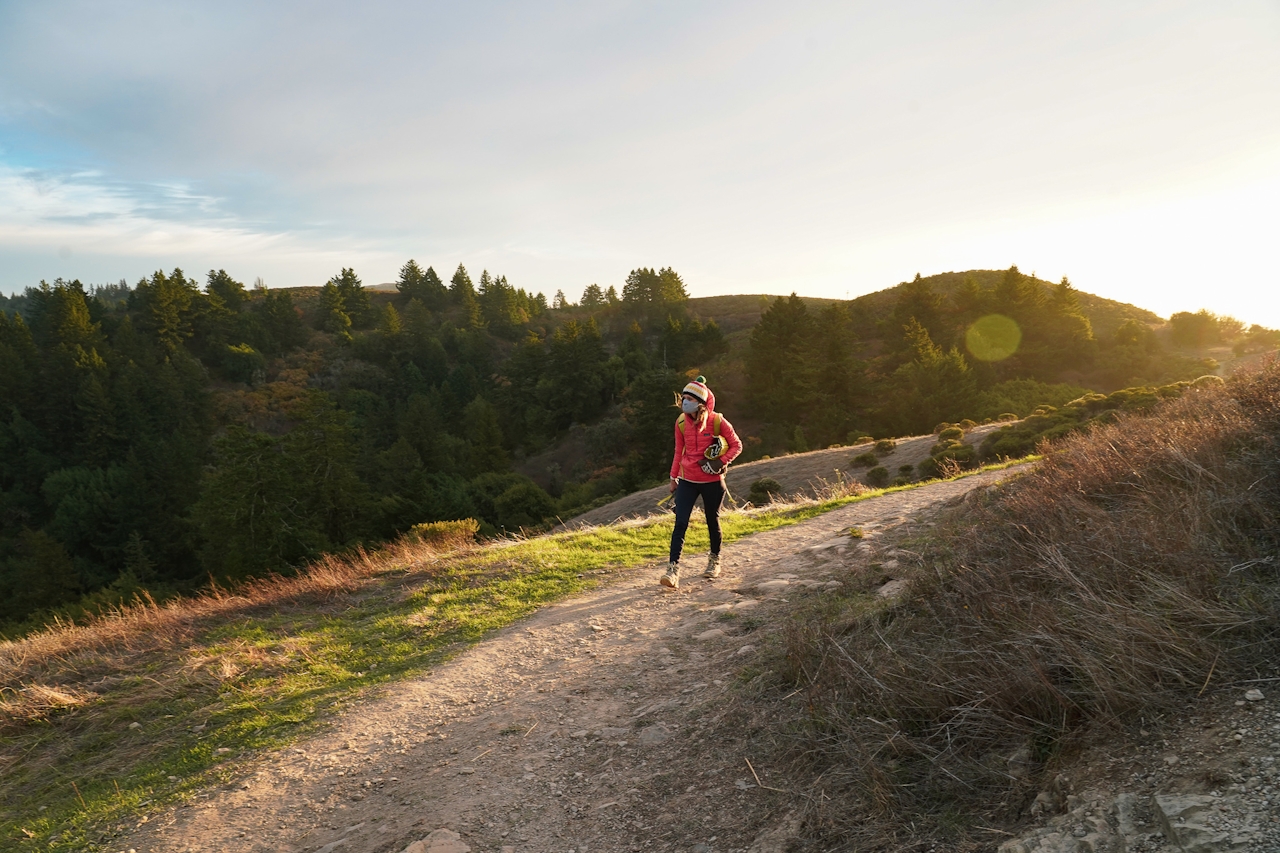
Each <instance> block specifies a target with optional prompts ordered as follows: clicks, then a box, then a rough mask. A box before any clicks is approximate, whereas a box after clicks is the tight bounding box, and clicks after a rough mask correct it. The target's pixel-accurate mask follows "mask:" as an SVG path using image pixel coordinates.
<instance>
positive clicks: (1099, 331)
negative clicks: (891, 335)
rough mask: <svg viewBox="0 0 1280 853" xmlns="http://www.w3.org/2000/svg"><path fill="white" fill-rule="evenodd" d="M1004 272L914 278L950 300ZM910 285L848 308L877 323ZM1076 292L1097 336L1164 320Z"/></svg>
mask: <svg viewBox="0 0 1280 853" xmlns="http://www.w3.org/2000/svg"><path fill="white" fill-rule="evenodd" d="M1005 274H1006V271H1005V270H968V271H966V272H944V273H936V274H934V275H930V276H924V277H922V278H918V279H916V281H917V282H920V283H921V284H924V285H925V286H927V287H929V288H930V289H932V290H933V291H934V292H935V293H938V294H939V295H941V296H944V297H945V298H947V299H953V298H954V297H955V295H956V292H957V291H958V290H959V289H960V288H961V287H962V286H963V285H964V283H965V282H966V280H971V281H973V282H974V283H975V284H976V285H977V286H978V287H979V288H980V289H982V290H994V289H995V288H996V286H997V285H998V284H1000V282H1001V281H1002V280H1003V278H1004V276H1005ZM1026 278H1027V280H1028V282H1029V283H1031V284H1032V285H1034V286H1036V287H1038V288H1040V290H1041V291H1042V292H1044V293H1045V295H1046V296H1048V295H1051V294H1052V293H1053V289H1054V287H1055V283H1054V282H1049V281H1045V280H1043V279H1039V278H1036V277H1035V273H1032V274H1031V275H1029V276H1027V277H1026ZM912 284H913V283H912V282H906V281H904V282H901V283H899V284H896V285H894V286H893V287H888V288H885V289H884V290H877V291H876V292H874V293H868V294H866V295H864V296H858V297H856V298H854V299H853V300H852V301H851V302H850V303H849V310H850V311H851V312H852V313H854V314H856V315H859V316H862V317H866V318H867V321H868V324H869V325H870V324H875V323H879V322H881V321H883V320H886V319H888V318H889V317H890V316H891V315H892V314H893V308H894V305H895V304H896V303H897V301H898V299H899V298H901V297H902V296H903V295H904V293H905V292H906V291H908V290H909V289H910V288H911V286H912ZM1075 294H1076V298H1077V299H1078V300H1079V302H1080V309H1081V313H1083V314H1084V316H1085V317H1086V318H1087V319H1088V320H1089V324H1090V325H1091V326H1092V328H1093V332H1094V335H1095V336H1096V337H1099V338H1109V337H1111V336H1113V335H1114V334H1115V333H1116V330H1117V329H1119V328H1120V327H1121V326H1122V325H1123V324H1124V323H1125V321H1126V320H1136V321H1137V322H1139V323H1142V324H1144V325H1148V326H1153V327H1154V326H1161V325H1163V324H1164V323H1165V322H1166V321H1165V320H1164V319H1163V318H1162V317H1160V316H1159V315H1158V314H1156V313H1154V312H1152V311H1148V310H1146V309H1145V308H1139V307H1138V306H1136V305H1130V304H1129V303H1127V302H1117V301H1116V300H1114V299H1107V298H1106V297H1103V296H1097V295H1095V294H1092V293H1089V292H1087V291H1083V290H1076V291H1075Z"/></svg>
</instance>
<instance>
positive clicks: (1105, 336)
mask: <svg viewBox="0 0 1280 853" xmlns="http://www.w3.org/2000/svg"><path fill="white" fill-rule="evenodd" d="M1165 326H1166V324H1164V323H1163V322H1162V321H1161V320H1160V318H1159V317H1157V316H1156V315H1154V314H1151V313H1150V312H1148V311H1144V310H1142V309H1139V308H1135V307H1134V306H1131V305H1124V304H1122V303H1117V302H1113V301H1111V300H1106V299H1101V298H1099V297H1096V296H1092V295H1089V294H1083V293H1080V292H1078V291H1076V290H1075V289H1074V288H1073V287H1072V286H1071V284H1070V282H1068V281H1067V280H1066V279H1063V280H1062V281H1061V282H1059V283H1058V284H1056V285H1051V284H1049V283H1047V282H1043V281H1040V280H1038V279H1036V278H1033V277H1031V276H1027V275H1024V274H1022V273H1021V272H1020V271H1019V270H1018V268H1017V267H1012V268H1010V269H1008V270H1006V271H1004V272H991V271H975V272H971V273H946V274H944V275H940V276H934V277H932V278H928V279H923V278H921V277H920V276H917V277H916V279H915V280H914V281H911V282H904V283H903V284H900V285H898V286H897V287H895V288H892V289H889V290H884V291H880V292H878V293H874V294H869V295H867V296H863V297H859V298H858V299H854V300H852V301H851V302H848V303H840V304H831V305H828V306H826V307H824V308H822V309H821V310H818V311H813V310H810V309H809V308H807V307H806V305H805V303H804V301H803V300H801V299H798V298H797V297H795V296H794V295H793V296H792V297H790V298H789V299H783V298H779V299H777V300H775V301H774V302H773V303H772V304H771V305H770V307H769V308H768V310H767V311H765V313H764V314H763V316H762V317H761V319H760V322H759V324H758V325H757V326H756V327H755V328H754V329H753V330H752V332H751V335H750V341H749V344H748V349H747V352H746V353H745V370H746V374H747V390H748V392H749V398H750V401H751V404H752V406H753V409H754V413H755V414H756V415H757V416H759V417H761V418H762V419H764V420H765V421H767V424H766V425H765V426H764V427H763V428H762V429H761V436H762V439H763V446H764V447H766V448H769V449H771V450H770V452H776V449H778V448H782V447H785V448H787V449H790V450H803V449H809V448H810V447H825V446H827V445H829V444H831V443H837V442H840V443H842V442H846V441H851V440H852V438H853V437H856V436H858V435H863V434H866V435H874V436H877V437H879V436H893V435H912V434H921V433H925V432H929V431H931V430H932V429H933V428H934V427H935V426H936V425H937V424H938V423H940V422H957V421H960V420H962V419H966V418H968V419H972V420H975V421H982V420H987V419H993V418H996V417H998V416H1000V415H1001V414H1006V413H1012V414H1016V415H1018V416H1023V415H1027V414H1029V413H1030V412H1031V411H1033V410H1034V409H1036V408H1037V407H1038V406H1041V405H1045V404H1048V405H1053V406H1058V405H1062V404H1063V403H1065V402H1067V401H1070V400H1073V399H1075V398H1077V397H1079V396H1081V395H1082V394H1084V393H1086V391H1111V390H1115V389H1117V388H1122V387H1127V386H1144V385H1162V384H1167V383H1170V382H1175V381H1178V380H1185V379H1194V378H1196V377H1198V376H1201V375H1203V374H1206V373H1212V372H1213V371H1214V370H1216V369H1217V367H1218V362H1217V361H1215V360H1214V359H1213V358H1208V357H1206V356H1205V353H1204V352H1202V349H1203V347H1204V346H1207V345H1209V344H1212V343H1222V342H1224V341H1231V340H1234V341H1235V342H1236V344H1237V346H1236V353H1237V354H1240V353H1242V352H1247V351H1251V350H1254V349H1259V348H1266V347H1268V346H1269V347H1271V348H1275V346H1276V345H1277V344H1280V336H1277V335H1276V334H1275V333H1274V332H1270V331H1268V330H1265V329H1261V328H1259V327H1256V326H1255V327H1253V328H1252V329H1250V331H1249V332H1248V333H1246V332H1245V331H1244V328H1243V324H1241V323H1239V322H1238V321H1235V320H1233V319H1231V318H1220V317H1215V316H1214V315H1212V314H1209V313H1208V312H1203V311H1202V312H1200V313H1198V314H1180V315H1174V318H1173V322H1172V323H1171V324H1168V328H1165ZM1202 326H1203V327H1204V328H1203V331H1201V332H1200V333H1199V338H1198V339H1197V340H1195V341H1190V342H1189V341H1188V340H1187V338H1188V337H1189V335H1188V334H1187V333H1184V334H1183V335H1182V337H1181V338H1180V337H1179V336H1178V332H1179V329H1181V328H1183V327H1194V328H1195V329H1197V330H1200V328H1201V327H1202Z"/></svg>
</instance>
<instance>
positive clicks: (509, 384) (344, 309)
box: [0, 261, 724, 623]
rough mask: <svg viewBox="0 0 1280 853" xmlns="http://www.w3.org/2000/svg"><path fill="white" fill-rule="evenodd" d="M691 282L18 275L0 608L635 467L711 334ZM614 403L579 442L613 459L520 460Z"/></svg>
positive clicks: (526, 522)
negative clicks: (559, 286)
mask: <svg viewBox="0 0 1280 853" xmlns="http://www.w3.org/2000/svg"><path fill="white" fill-rule="evenodd" d="M687 300H688V295H687V293H686V291H685V288H684V284H683V282H682V281H681V280H680V277H679V276H678V275H677V274H676V273H675V272H674V271H672V270H670V269H666V270H660V271H654V270H648V269H641V270H636V271H635V272H633V273H632V274H631V275H630V276H629V277H628V279H627V281H626V282H625V284H624V285H623V288H622V293H621V294H618V292H617V290H616V288H614V287H610V288H608V289H607V290H603V289H601V288H599V287H592V288H588V291H587V293H586V294H585V296H584V297H583V299H582V306H581V307H579V308H573V309H571V308H569V307H568V306H567V304H566V303H565V300H564V297H563V296H562V295H558V296H557V297H556V299H555V300H554V301H553V304H552V306H548V305H547V301H546V299H545V298H544V297H542V296H541V295H536V296H535V295H531V294H529V293H526V292H524V291H523V290H520V289H516V288H514V287H512V286H511V285H509V284H508V283H507V281H506V280H505V278H503V277H495V276H491V275H490V274H489V273H487V272H485V273H483V274H482V275H481V276H480V278H479V282H478V285H476V284H474V283H473V281H472V279H471V277H470V276H469V274H468V273H467V271H466V270H465V269H464V268H462V267H461V266H460V267H459V268H458V269H457V271H456V272H455V273H454V274H453V276H452V278H451V280H450V281H449V282H448V284H446V283H444V282H443V281H442V280H441V279H440V277H439V276H438V275H437V274H436V273H435V271H434V270H432V269H430V268H428V269H426V270H423V269H421V268H420V267H419V266H418V265H417V264H416V263H414V262H413V261H410V262H409V263H407V264H405V266H404V268H403V269H402V271H401V276H400V281H399V283H398V289H397V292H394V293H387V294H383V293H376V292H370V291H368V290H366V289H365V288H363V287H362V286H361V282H360V280H359V278H358V277H357V276H356V274H355V272H354V271H353V270H350V269H344V270H342V271H341V272H340V273H339V274H338V275H336V276H334V278H333V279H332V280H331V281H329V282H328V283H326V284H325V285H324V287H322V288H313V289H300V290H293V291H287V290H267V289H264V288H259V289H254V290H248V289H246V288H245V287H244V285H243V284H241V283H240V282H237V281H234V280H233V279H231V278H230V277H229V276H228V275H227V274H226V273H225V272H222V271H211V272H210V273H209V274H208V276H207V280H206V282H205V284H204V286H203V288H202V287H200V286H198V284H197V282H195V281H194V280H192V279H190V278H188V277H187V276H186V275H185V274H184V273H183V272H182V271H181V270H174V271H173V272H172V273H169V274H165V273H162V272H157V273H155V274H154V275H152V276H151V277H150V278H147V279H144V280H142V281H139V282H138V283H137V285H136V286H135V287H133V288H129V287H127V286H125V285H119V286H114V285H113V286H107V287H94V288H90V289H86V288H85V287H83V286H82V285H81V284H80V283H79V282H75V281H73V282H64V281H61V280H59V281H57V282H55V283H54V284H52V285H49V284H42V285H41V287H39V288H31V289H28V290H27V291H26V293H25V294H24V295H23V296H21V297H15V298H12V299H7V300H5V301H4V302H3V303H0V309H3V310H0V402H2V406H0V620H8V621H9V622H11V623H12V622H14V621H15V620H21V619H22V618H24V617H26V616H27V615H28V614H31V613H33V612H36V611H40V610H42V609H45V608H49V607H55V606H58V605H61V604H65V603H67V602H71V601H76V600H81V601H82V602H83V603H84V604H86V605H89V606H92V605H94V604H104V603H110V602H112V601H116V600H119V599H120V597H121V596H127V595H130V594H132V593H134V592H136V591H137V590H140V589H142V588H147V589H150V590H152V591H153V592H155V593H158V594H164V593H168V592H172V591H175V590H182V589H189V588H191V587H192V586H194V585H196V584H199V583H201V582H203V581H204V580H206V579H207V578H209V577H213V578H220V579H232V580H234V579H237V578H243V577H247V576H251V575H257V574H261V573H264V572H268V571H282V570H286V569H288V568H289V567H290V566H294V565H297V564H298V563H300V562H302V561H305V560H307V559H309V558H312V557H314V556H316V555H318V554H320V553H321V552H324V551H330V550H334V549H341V548H343V547H346V546H351V545H354V544H358V543H363V542H368V541H373V540H378V539H382V538H386V537H390V536H392V535H395V534H396V533H399V532H402V531H404V530H406V529H408V528H409V527H411V526H412V525H414V524H418V523H421V522H425V521H431V520H436V519H451V518H464V517H475V518H478V519H481V520H482V521H483V522H484V525H485V526H484V529H486V530H488V531H489V532H490V533H497V532H499V531H500V530H501V529H502V528H506V529H509V530H514V529H517V528H519V527H522V526H533V525H536V524H539V523H540V522H541V521H542V520H543V519H544V518H548V517H551V516H554V515H555V514H556V513H557V512H559V511H561V510H562V509H568V510H572V509H573V508H574V507H575V506H577V505H578V504H582V503H587V502H589V501H591V500H592V499H594V498H595V497H597V492H598V491H600V490H604V491H605V493H613V492H617V491H620V490H624V489H626V488H630V487H634V486H636V485H638V484H640V482H641V481H642V480H644V479H646V478H652V476H653V472H654V471H656V470H659V469H660V468H661V465H662V462H661V460H660V457H661V456H662V455H663V454H664V453H665V452H666V448H665V444H666V441H667V439H668V435H667V431H668V429H669V425H668V424H667V423H666V421H667V420H668V419H669V416H668V412H667V407H669V405H670V402H671V396H672V391H673V389H676V388H678V387H680V384H681V383H682V382H683V380H682V378H681V377H680V375H679V374H678V373H677V372H676V371H677V370H679V369H682V368H687V367H689V366H691V365H694V364H696V363H698V362H700V361H701V360H703V359H706V358H709V357H711V356H714V355H715V354H717V353H718V352H720V351H722V350H723V348H724V342H723V339H722V338H721V336H720V333H719V329H718V328H717V327H716V325H715V324H714V323H711V322H708V323H706V324H704V323H702V322H701V321H699V320H698V318H696V317H693V316H691V315H689V313H688V311H687ZM610 407H612V408H613V410H614V411H615V412H617V413H619V415H620V416H619V417H618V418H617V419H615V420H612V421H610V422H609V423H608V424H607V425H606V426H605V427H604V429H603V430H598V431H597V432H598V434H596V435H593V438H592V442H591V460H590V462H591V465H592V467H593V468H602V467H604V468H608V469H609V473H610V476H608V477H606V478H605V479H603V480H601V479H599V478H597V480H596V482H595V483H592V484H576V485H573V486H566V485H565V484H563V483H556V484H553V488H552V493H550V494H549V493H548V492H547V491H546V490H544V489H542V488H540V487H539V486H537V485H535V484H534V483H533V482H532V481H531V480H529V479H528V478H526V477H522V476H519V475H517V474H514V473H512V470H511V463H512V460H513V459H516V458H519V457H522V456H523V455H524V454H527V453H529V452H531V451H535V450H537V449H540V448H542V447H543V446H545V445H546V444H547V443H548V442H550V441H552V440H553V439H555V438H556V437H557V436H559V435H562V434H563V433H564V432H565V431H566V430H567V429H568V428H569V426H570V425H571V424H575V423H591V422H594V421H597V420H598V419H599V418H600V415H601V414H602V413H604V412H605V411H606V410H607V409H609V408H610ZM633 428H634V430H635V434H637V435H640V436H650V440H648V441H639V442H635V443H631V444H629V443H628V442H627V441H626V440H625V435H624V434H625V433H627V432H629V431H630V430H632V429H633ZM584 479H585V478H584ZM82 596H88V598H82Z"/></svg>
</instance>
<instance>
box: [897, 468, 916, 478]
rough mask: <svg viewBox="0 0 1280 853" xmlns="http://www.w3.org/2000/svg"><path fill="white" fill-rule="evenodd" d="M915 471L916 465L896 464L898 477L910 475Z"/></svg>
mask: <svg viewBox="0 0 1280 853" xmlns="http://www.w3.org/2000/svg"><path fill="white" fill-rule="evenodd" d="M915 471H916V467H915V466H914V465H899V466H898V476H899V477H910V476H911V475H912V474H914V473H915Z"/></svg>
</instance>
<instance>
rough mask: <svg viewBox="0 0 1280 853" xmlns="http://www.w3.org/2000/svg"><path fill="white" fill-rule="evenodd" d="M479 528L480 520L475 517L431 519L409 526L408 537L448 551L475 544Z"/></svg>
mask: <svg viewBox="0 0 1280 853" xmlns="http://www.w3.org/2000/svg"><path fill="white" fill-rule="evenodd" d="M479 529H480V522H478V521H476V520H475V519H474V518H464V519H462V520H460V521H431V522H427V523H426V524H415V525H414V526H413V527H411V528H409V533H408V534H407V538H411V539H417V540H418V541H419V542H422V543H423V544H425V545H431V546H433V547H436V548H439V549H440V550H441V551H447V550H450V549H453V548H462V547H465V546H467V545H471V544H473V543H474V542H475V541H476V532H477V531H478V530H479Z"/></svg>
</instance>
